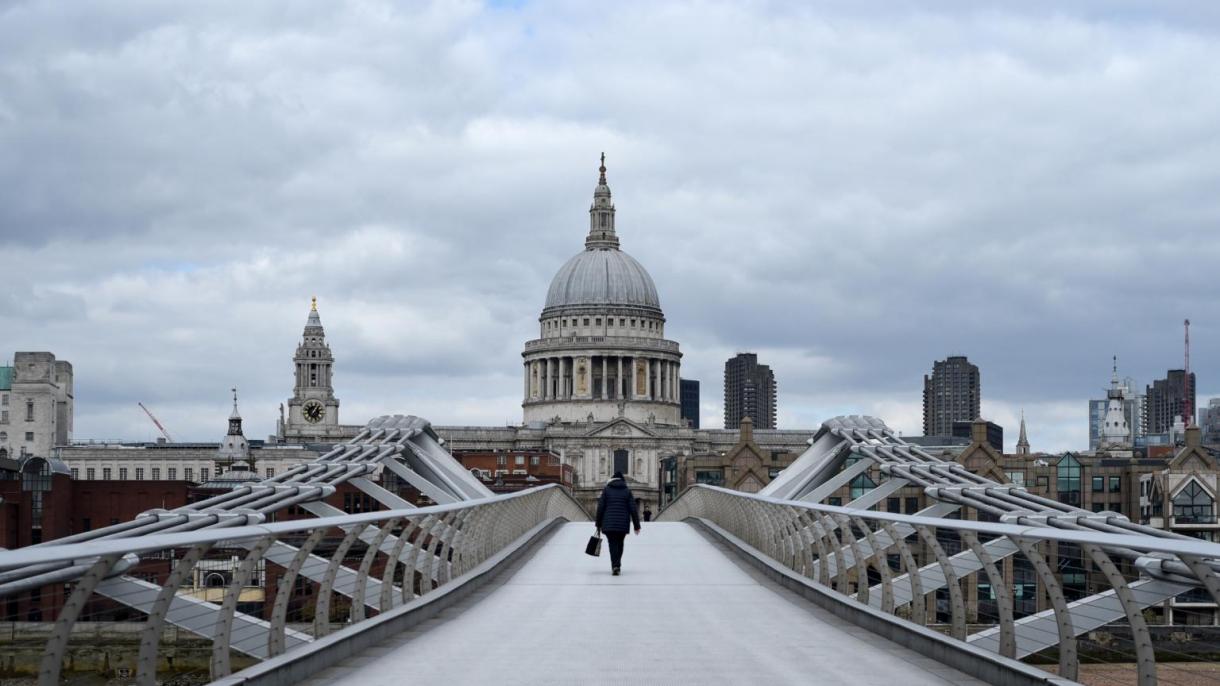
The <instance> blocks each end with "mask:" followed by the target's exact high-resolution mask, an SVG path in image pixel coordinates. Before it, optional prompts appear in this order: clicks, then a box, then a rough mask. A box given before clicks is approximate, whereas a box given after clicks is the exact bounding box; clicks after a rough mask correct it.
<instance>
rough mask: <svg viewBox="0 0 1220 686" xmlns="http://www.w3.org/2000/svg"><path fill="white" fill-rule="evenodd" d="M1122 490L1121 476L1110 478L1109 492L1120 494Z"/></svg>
mask: <svg viewBox="0 0 1220 686" xmlns="http://www.w3.org/2000/svg"><path fill="white" fill-rule="evenodd" d="M1122 490H1123V479H1122V477H1121V476H1112V477H1110V492H1111V493H1121V492H1122Z"/></svg>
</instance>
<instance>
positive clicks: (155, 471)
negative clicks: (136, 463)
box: [136, 467, 161, 481]
mask: <svg viewBox="0 0 1220 686" xmlns="http://www.w3.org/2000/svg"><path fill="white" fill-rule="evenodd" d="M136 478H139V476H137V477H136ZM152 480H153V481H160V480H161V468H160V467H153V468H152Z"/></svg>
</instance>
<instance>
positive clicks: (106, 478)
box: [102, 467, 112, 481]
mask: <svg viewBox="0 0 1220 686" xmlns="http://www.w3.org/2000/svg"><path fill="white" fill-rule="evenodd" d="M111 473H112V472H111V471H110V467H102V480H103V481H110V475H111Z"/></svg>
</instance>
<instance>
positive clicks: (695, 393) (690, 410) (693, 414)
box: [678, 379, 699, 429]
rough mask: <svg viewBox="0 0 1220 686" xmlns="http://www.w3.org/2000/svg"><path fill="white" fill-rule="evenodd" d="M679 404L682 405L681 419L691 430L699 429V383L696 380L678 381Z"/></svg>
mask: <svg viewBox="0 0 1220 686" xmlns="http://www.w3.org/2000/svg"><path fill="white" fill-rule="evenodd" d="M678 385H679V391H678V396H679V402H680V403H681V405H682V419H684V420H686V422H687V424H689V425H690V428H692V429H698V428H699V382H698V381H697V380H696V379H679V380H678Z"/></svg>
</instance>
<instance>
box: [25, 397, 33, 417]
mask: <svg viewBox="0 0 1220 686" xmlns="http://www.w3.org/2000/svg"><path fill="white" fill-rule="evenodd" d="M25 421H27V422H32V421H34V401H33V400H27V401H25Z"/></svg>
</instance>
